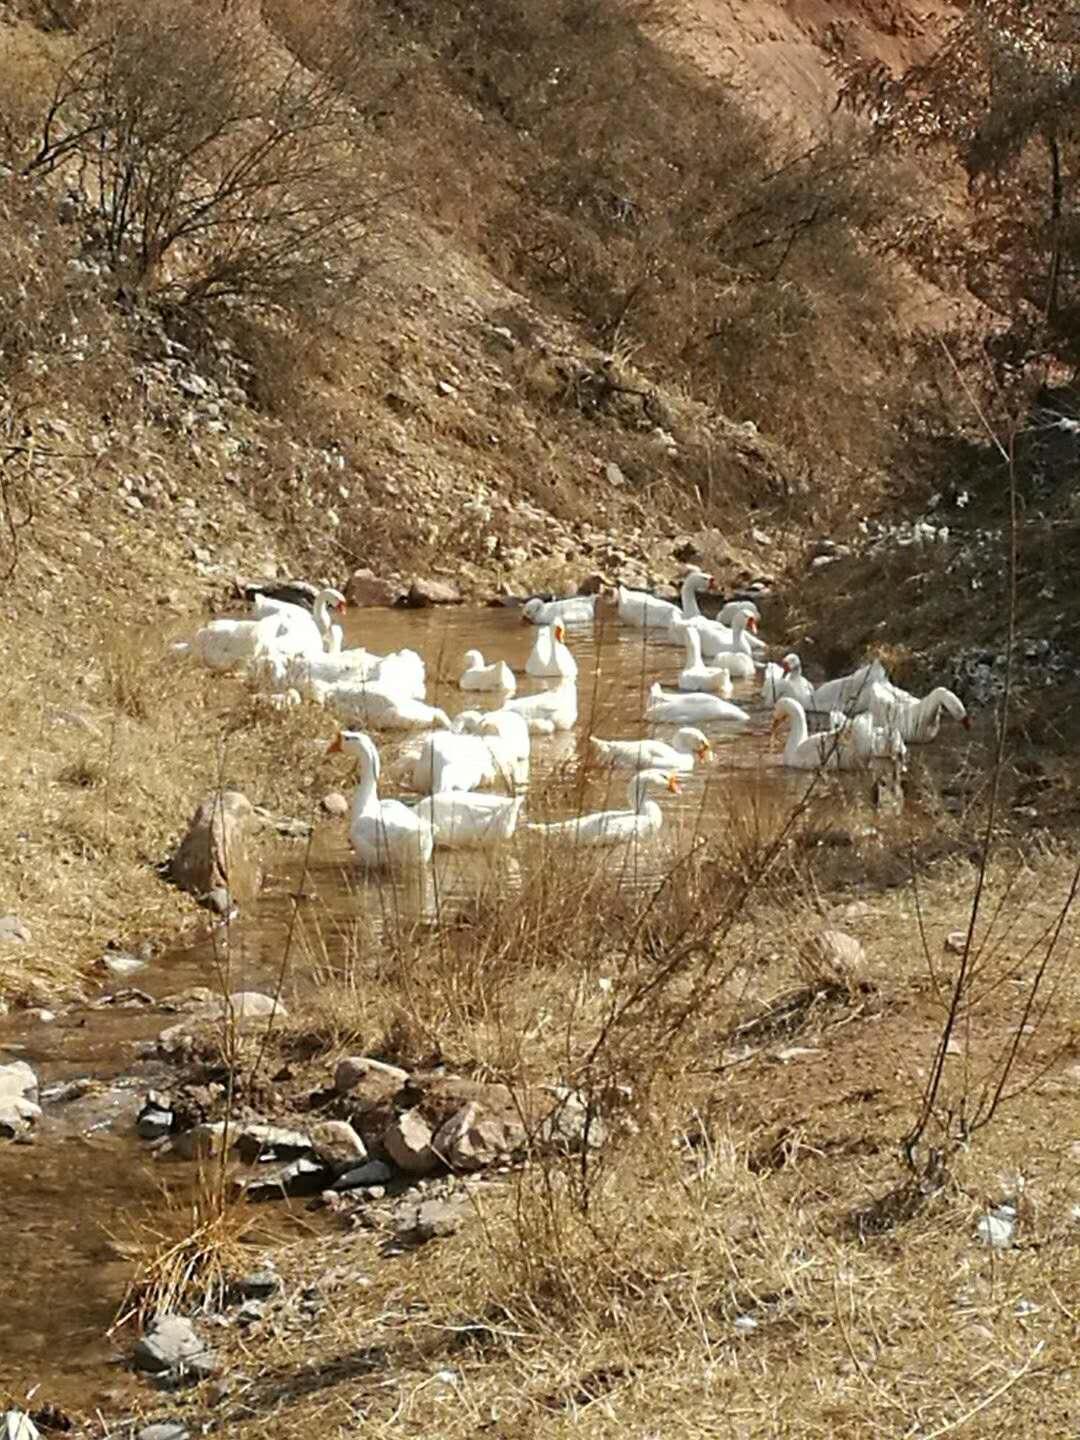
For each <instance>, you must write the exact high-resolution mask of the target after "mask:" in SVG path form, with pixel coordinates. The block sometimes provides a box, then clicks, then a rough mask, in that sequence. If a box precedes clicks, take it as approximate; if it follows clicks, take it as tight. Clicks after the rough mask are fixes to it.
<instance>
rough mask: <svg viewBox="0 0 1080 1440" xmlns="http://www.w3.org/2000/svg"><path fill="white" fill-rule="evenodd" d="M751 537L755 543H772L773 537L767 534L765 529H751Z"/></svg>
mask: <svg viewBox="0 0 1080 1440" xmlns="http://www.w3.org/2000/svg"><path fill="white" fill-rule="evenodd" d="M750 538H751V539H752V540H753V542H754V544H755V545H771V544H772V537H771V536H770V535H766V534H765V531H764V530H751V531H750Z"/></svg>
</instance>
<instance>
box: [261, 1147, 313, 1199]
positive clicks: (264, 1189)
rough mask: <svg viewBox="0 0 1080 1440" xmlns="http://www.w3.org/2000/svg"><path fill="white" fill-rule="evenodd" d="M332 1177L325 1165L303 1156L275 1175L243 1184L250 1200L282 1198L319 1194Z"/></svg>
mask: <svg viewBox="0 0 1080 1440" xmlns="http://www.w3.org/2000/svg"><path fill="white" fill-rule="evenodd" d="M329 1178H330V1174H329V1171H328V1170H327V1168H326V1166H325V1165H320V1164H319V1163H318V1161H316V1160H309V1159H307V1158H306V1157H305V1156H301V1157H300V1159H299V1160H294V1161H293V1162H292V1164H291V1165H286V1166H285V1167H284V1169H282V1170H279V1171H277V1173H276V1174H274V1175H267V1176H259V1178H258V1179H256V1180H249V1181H247V1182H246V1183H244V1184H243V1185H242V1186H241V1189H242V1191H243V1194H244V1195H245V1197H246V1198H247V1199H248V1200H280V1199H282V1197H284V1196H287V1195H317V1194H318V1193H319V1192H320V1191H321V1190H325V1189H326V1187H327V1182H328V1180H329Z"/></svg>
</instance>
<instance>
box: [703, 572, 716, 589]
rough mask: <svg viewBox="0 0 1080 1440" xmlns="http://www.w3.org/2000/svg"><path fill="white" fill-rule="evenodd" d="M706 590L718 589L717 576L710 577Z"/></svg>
mask: <svg viewBox="0 0 1080 1440" xmlns="http://www.w3.org/2000/svg"><path fill="white" fill-rule="evenodd" d="M705 588H706V590H715V589H716V576H715V575H710V576H709V583H708V585H706V587H705Z"/></svg>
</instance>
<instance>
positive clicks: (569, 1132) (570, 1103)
mask: <svg viewBox="0 0 1080 1440" xmlns="http://www.w3.org/2000/svg"><path fill="white" fill-rule="evenodd" d="M556 1094H557V1095H558V1097H559V1103H558V1104H557V1105H556V1107H555V1109H554V1110H553V1111H552V1112H551V1114H550V1115H549V1116H548V1117H547V1119H546V1120H545V1121H544V1124H543V1126H542V1127H541V1131H540V1133H541V1135H542V1136H543V1138H544V1139H545V1140H547V1141H548V1142H549V1143H550V1144H552V1145H554V1146H555V1147H556V1148H558V1149H560V1150H563V1151H565V1152H567V1153H568V1154H577V1153H578V1152H580V1151H581V1150H583V1149H585V1148H588V1149H590V1150H598V1149H599V1148H600V1147H601V1146H602V1145H603V1144H604V1142H605V1141H606V1139H607V1126H606V1125H605V1124H604V1122H603V1120H601V1118H600V1116H599V1115H597V1114H596V1112H595V1111H594V1110H591V1109H590V1107H589V1105H588V1103H587V1102H586V1100H585V1099H584V1097H583V1096H581V1095H580V1094H578V1092H577V1091H576V1090H566V1089H564V1088H562V1087H558V1088H557V1089H556Z"/></svg>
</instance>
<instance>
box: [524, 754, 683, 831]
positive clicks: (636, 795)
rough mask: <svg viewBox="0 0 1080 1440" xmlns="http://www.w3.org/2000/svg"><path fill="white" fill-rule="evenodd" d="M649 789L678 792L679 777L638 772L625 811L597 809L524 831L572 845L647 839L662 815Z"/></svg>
mask: <svg viewBox="0 0 1080 1440" xmlns="http://www.w3.org/2000/svg"><path fill="white" fill-rule="evenodd" d="M651 790H668V791H669V792H670V793H671V794H673V795H678V793H679V777H678V775H676V774H675V773H674V772H673V771H672V772H670V773H665V772H664V771H663V770H640V771H638V773H637V774H636V775H634V776H633V778H632V779H631V781H630V784H629V786H628V795H629V800H630V809H629V810H599V811H596V812H595V813H594V814H591V815H576V816H574V818H573V819H572V820H556V821H552V822H549V823H547V824H532V825H527V826H526V827H525V828H526V830H527V831H529V833H530V834H534V835H542V836H543V837H544V838H545V839H548V840H561V841H568V842H569V843H571V844H574V845H625V844H627V843H628V842H629V841H632V840H648V839H650V838H651V837H652V836H654V835H656V834H657V833H658V832H659V830H660V828H661V826H662V825H663V823H664V813H663V811H662V810H661V809H660V806H659V805H658V804H657V803H656V801H655V800H653V799H651V798H650V794H649V792H650V791H651Z"/></svg>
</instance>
